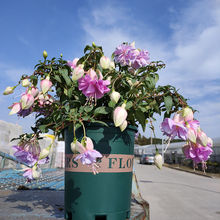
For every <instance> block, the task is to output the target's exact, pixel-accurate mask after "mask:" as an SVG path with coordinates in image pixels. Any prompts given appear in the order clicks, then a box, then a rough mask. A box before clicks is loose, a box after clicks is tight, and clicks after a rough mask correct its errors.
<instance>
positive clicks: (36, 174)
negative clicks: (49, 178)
mask: <svg viewBox="0 0 220 220" xmlns="http://www.w3.org/2000/svg"><path fill="white" fill-rule="evenodd" d="M41 173H42V172H41V169H40V168H39V167H37V166H34V167H33V168H32V176H33V178H34V179H39V178H40V177H41Z"/></svg>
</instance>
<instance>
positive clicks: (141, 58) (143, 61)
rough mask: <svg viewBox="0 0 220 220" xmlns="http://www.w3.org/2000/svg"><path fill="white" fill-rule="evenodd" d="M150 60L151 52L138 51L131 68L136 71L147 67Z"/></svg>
mask: <svg viewBox="0 0 220 220" xmlns="http://www.w3.org/2000/svg"><path fill="white" fill-rule="evenodd" d="M136 51H137V50H136ZM149 59H150V57H149V52H148V51H147V50H141V51H138V53H137V56H135V59H134V60H133V61H132V64H131V66H132V67H133V68H134V69H138V68H140V67H145V66H147V65H148V64H149V63H150V62H149Z"/></svg>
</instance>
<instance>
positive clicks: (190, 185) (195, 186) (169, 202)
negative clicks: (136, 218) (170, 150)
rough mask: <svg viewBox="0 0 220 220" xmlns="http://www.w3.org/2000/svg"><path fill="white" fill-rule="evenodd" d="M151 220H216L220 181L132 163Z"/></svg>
mask: <svg viewBox="0 0 220 220" xmlns="http://www.w3.org/2000/svg"><path fill="white" fill-rule="evenodd" d="M135 170H136V175H137V179H138V182H139V187H140V191H141V193H142V197H143V198H144V199H145V200H147V201H148V202H149V204H150V220H160V219H161V220H219V219H220V178H208V177H204V176H199V175H196V174H192V173H187V172H182V171H178V170H174V169H170V168H167V167H163V168H162V170H159V169H157V168H156V167H155V166H154V165H140V164H138V163H137V161H136V163H135Z"/></svg>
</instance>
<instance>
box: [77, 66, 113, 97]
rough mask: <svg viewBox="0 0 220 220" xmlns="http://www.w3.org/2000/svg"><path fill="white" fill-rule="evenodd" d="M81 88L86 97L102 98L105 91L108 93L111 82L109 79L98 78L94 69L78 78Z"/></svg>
mask: <svg viewBox="0 0 220 220" xmlns="http://www.w3.org/2000/svg"><path fill="white" fill-rule="evenodd" d="M78 84H79V90H81V91H82V93H83V94H84V95H85V96H86V97H93V98H95V99H100V98H102V97H103V96H104V94H105V93H108V92H109V91H110V89H109V88H108V87H107V86H108V85H109V84H110V82H109V81H108V80H102V79H98V77H97V75H96V73H95V71H94V70H91V71H89V72H88V73H87V74H86V75H85V76H84V77H82V78H80V79H79V80H78Z"/></svg>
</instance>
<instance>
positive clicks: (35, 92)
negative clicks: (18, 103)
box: [26, 86, 39, 98]
mask: <svg viewBox="0 0 220 220" xmlns="http://www.w3.org/2000/svg"><path fill="white" fill-rule="evenodd" d="M26 93H28V94H31V95H32V96H34V98H35V97H37V96H38V94H39V90H38V88H36V87H33V86H32V87H31V88H29V89H27V90H26Z"/></svg>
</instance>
